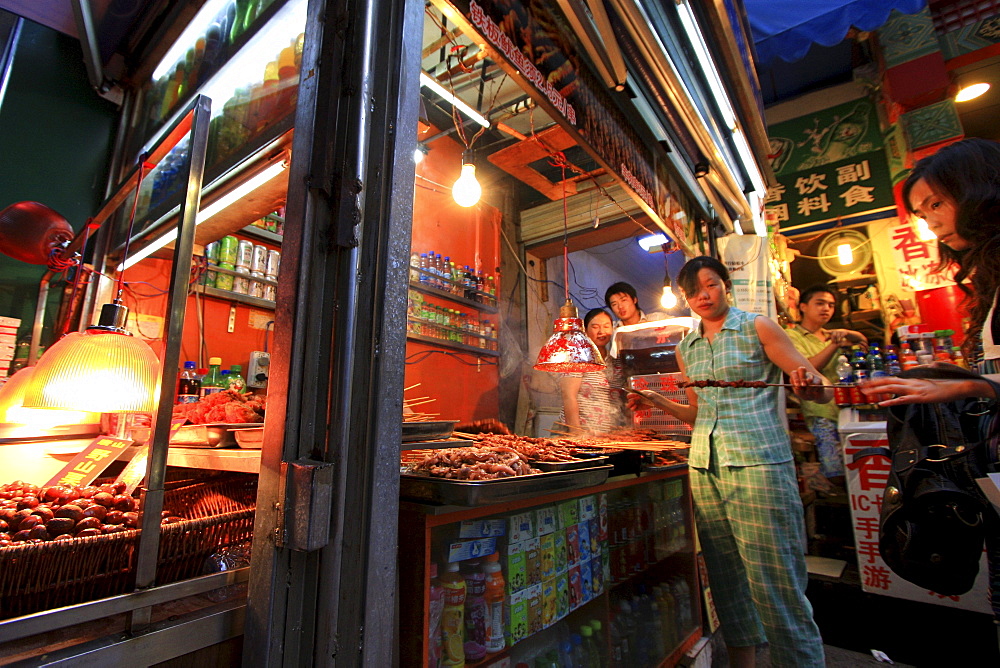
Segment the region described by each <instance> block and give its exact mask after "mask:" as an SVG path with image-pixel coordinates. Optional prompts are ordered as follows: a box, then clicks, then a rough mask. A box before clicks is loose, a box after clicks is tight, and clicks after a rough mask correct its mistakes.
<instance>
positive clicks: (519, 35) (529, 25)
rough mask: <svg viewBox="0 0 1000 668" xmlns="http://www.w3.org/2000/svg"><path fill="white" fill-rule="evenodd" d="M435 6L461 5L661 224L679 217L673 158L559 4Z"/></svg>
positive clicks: (491, 1) (463, 0)
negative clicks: (614, 87) (604, 74)
mask: <svg viewBox="0 0 1000 668" xmlns="http://www.w3.org/2000/svg"><path fill="white" fill-rule="evenodd" d="M435 2H436V4H438V5H440V6H442V9H443V11H445V13H446V15H447V14H448V12H450V7H451V6H454V8H455V9H457V10H458V11H459V12H460V13H461V14H462V15H463V16H464V17H465V19H466V21H467V22H468V27H469V28H470V29H471V31H472V32H475V33H477V34H478V35H480V36H481V38H482V40H483V41H484V42H485V43H486V44H488V45H489V46H490V47H491V50H492V51H494V52H495V53H496V55H497V57H498V58H497V60H498V62H499V63H500V65H501V66H502V67H503V68H504V69H505V70H506V71H507V72H508V73H509V74H510V75H511V76H512V77H513V78H514V80H515V81H519V82H521V83H522V84H524V85H525V87H526V89H527V92H528V93H529V94H531V95H532V97H533V98H535V99H536V100H537V101H538V102H539V103H540V104H542V105H543V106H544V107H545V108H546V109H547V110H550V111H551V113H553V115H554V118H555V120H556V121H558V122H559V123H560V124H561V125H562V126H563V127H564V128H565V129H566V130H567V132H569V133H570V135H571V136H574V137H576V138H578V139H579V140H580V141H581V143H582V144H583V145H584V146H585V147H586V148H588V149H589V151H590V152H591V154H592V155H593V157H594V158H595V159H596V160H597V161H598V162H600V163H602V166H603V167H605V168H606V169H608V170H609V171H610V172H611V173H612V174H613V175H614V176H616V177H617V178H618V180H619V182H620V183H621V185H622V186H623V187H624V188H625V190H626V191H627V192H628V193H630V194H631V195H632V196H633V198H634V199H635V200H636V202H637V203H638V204H639V205H640V206H641V207H642V209H643V210H644V212H645V213H646V214H647V215H649V216H650V217H652V218H653V219H654V220H656V222H657V223H658V224H660V225H661V226H664V225H666V224H667V223H669V222H671V221H672V219H671V214H672V213H676V211H677V210H678V209H677V207H678V206H679V205H678V203H677V202H676V200H675V199H674V198H673V197H671V194H670V189H669V176H668V174H667V170H666V163H665V158H664V160H660V161H658V160H657V158H656V156H655V155H654V153H653V152H652V151H651V150H650V149H649V146H648V144H649V141H648V140H646V139H643V137H642V136H641V135H640V134H639V133H638V132H637V131H636V130H635V128H634V124H633V123H632V122H631V121H630V120H629V119H628V118H627V117H626V115H625V114H624V113H623V112H622V110H621V109H620V108H619V107H618V105H617V103H616V101H615V100H614V98H613V97H612V93H611V92H610V91H609V90H608V87H607V86H606V85H605V84H604V83H603V82H602V81H601V79H600V78H599V77H598V76H597V75H595V74H594V73H593V71H592V66H591V65H590V64H589V63H588V62H587V61H586V59H585V58H584V57H583V55H582V54H583V53H584V50H583V48H582V47H581V46H580V44H579V42H578V41H577V38H576V36H575V34H574V32H573V29H572V27H571V26H570V25H569V24H568V22H567V21H566V18H565V17H564V16H563V15H562V14H561V13H560V11H559V9H558V4H557V3H555V2H544V3H543V2H530V0H454V1H453V2H447V3H446V2H445V0H435ZM445 7H448V8H449V9H444V8H445ZM458 20H460V19H458ZM621 95H624V93H621ZM672 202H673V204H672ZM672 206H673V207H674V210H671V207H672Z"/></svg>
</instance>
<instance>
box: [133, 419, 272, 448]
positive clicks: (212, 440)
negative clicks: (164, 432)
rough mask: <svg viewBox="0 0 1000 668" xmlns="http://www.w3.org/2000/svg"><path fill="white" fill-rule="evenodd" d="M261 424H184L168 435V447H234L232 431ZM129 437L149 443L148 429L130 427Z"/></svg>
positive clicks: (142, 442)
mask: <svg viewBox="0 0 1000 668" xmlns="http://www.w3.org/2000/svg"><path fill="white" fill-rule="evenodd" d="M263 426H264V423H263V422H232V423H230V422H213V423H210V424H186V425H183V426H181V427H178V428H177V429H176V430H175V431H174V432H173V433H172V434H171V435H170V445H177V446H183V447H185V448H228V447H231V446H234V445H236V437H235V436H234V434H233V432H232V430H233V429H252V428H256V427H260V428H263ZM129 436H130V437H131V438H132V440H133V441H135V442H136V443H139V444H144V443H147V442H149V438H150V430H149V427H132V429H131V431H130V432H129Z"/></svg>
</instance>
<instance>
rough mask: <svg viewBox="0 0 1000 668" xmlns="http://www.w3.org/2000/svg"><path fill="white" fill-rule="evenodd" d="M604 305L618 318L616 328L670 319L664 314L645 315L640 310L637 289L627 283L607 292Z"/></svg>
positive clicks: (619, 283)
mask: <svg viewBox="0 0 1000 668" xmlns="http://www.w3.org/2000/svg"><path fill="white" fill-rule="evenodd" d="M604 303H605V304H607V306H608V308H609V309H611V311H612V313H614V314H615V315H616V316H617V317H618V321H617V322H615V328H618V327H621V326H622V325H635V324H638V323H640V322H649V321H651V320H664V319H666V318H667V317H668V316H667V315H665V314H663V313H655V312H654V313H649V314H646V313H643V311H642V309H641V308H639V298H638V297H637V296H636V292H635V288H633V287H632V286H631V285H629V284H628V283H626V282H625V281H619V282H618V283H615V284H614V285H612V286H611V287H610V288H608V289H607V291H605V293H604Z"/></svg>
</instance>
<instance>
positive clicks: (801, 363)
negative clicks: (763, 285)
mask: <svg viewBox="0 0 1000 668" xmlns="http://www.w3.org/2000/svg"><path fill="white" fill-rule="evenodd" d="M754 327H755V328H756V330H757V337H758V338H759V339H760V343H761V345H762V346H763V347H764V354H766V355H767V358H768V359H769V360H771V361H772V362H774V364H775V366H777V367H778V368H779V369H781V370H782V371H784V372H785V373H787V374H788V379H789V382H791V384H792V387H793V388H794V392H795V395H796V396H798V397H799V398H801V399H808V400H809V401H817V402H819V403H823V404H825V403H827V402H829V401H830V400H831V399H833V390H832V389H831V388H830V387H829V386H830V381H828V380H827V379H826V378H825V377H824V376H823V374H821V373H820V372H819V371H817V370H816V367H814V366H813V365H812V364H810V363H809V360H807V359H806V358H805V357H804V356H803V355H802V353H800V352H799V351H798V350H796V348H795V346H793V345H792V342H791V340H789V338H788V335H787V334H785V330H783V329H781V326H780V325H778V323H776V322H774V321H773V320H771V319H770V318H765V317H764V316H758V317H757V318H756V319H755V320H754ZM823 386H826V387H825V389H824V387H823Z"/></svg>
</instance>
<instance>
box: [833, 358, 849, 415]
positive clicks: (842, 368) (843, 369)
mask: <svg viewBox="0 0 1000 668" xmlns="http://www.w3.org/2000/svg"><path fill="white" fill-rule="evenodd" d="M836 370H837V385H838V386H841V387H836V388H834V390H833V399H834V401H835V402H836V403H837V405H838V406H850V405H851V388H850V387H846V386H849V385H851V384H852V383H854V368H853V367H852V366H851V363H850V362H848V361H847V355H841V356H839V357H838V358H837V369H836Z"/></svg>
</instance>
